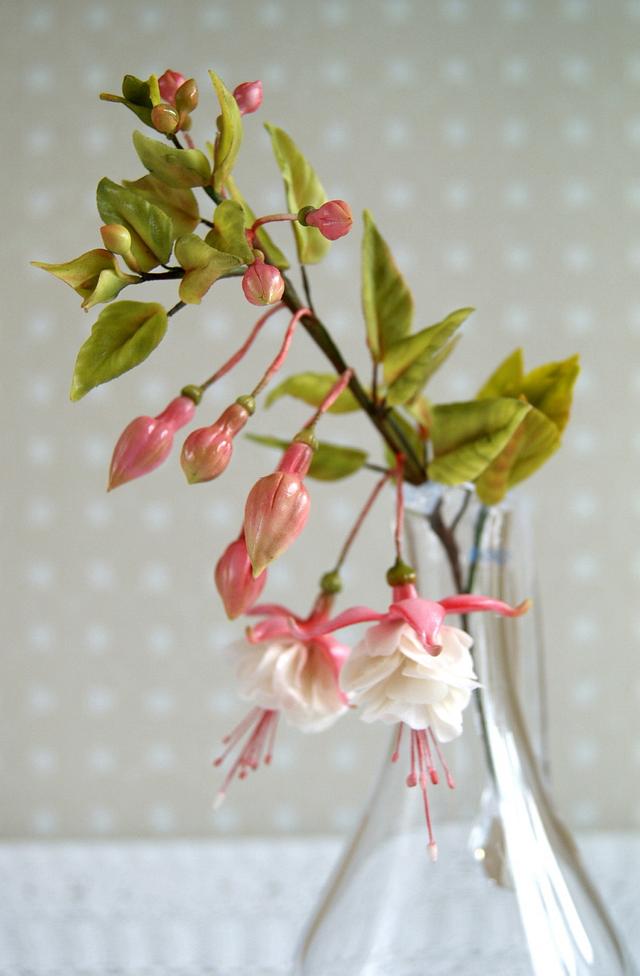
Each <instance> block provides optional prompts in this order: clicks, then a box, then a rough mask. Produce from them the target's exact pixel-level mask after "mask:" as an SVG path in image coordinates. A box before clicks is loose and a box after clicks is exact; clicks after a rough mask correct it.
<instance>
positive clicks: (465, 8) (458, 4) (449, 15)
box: [440, 0, 469, 21]
mask: <svg viewBox="0 0 640 976" xmlns="http://www.w3.org/2000/svg"><path fill="white" fill-rule="evenodd" d="M440 9H441V11H442V14H443V16H444V17H446V19H447V20H453V21H456V20H458V21H460V20H466V19H467V17H468V16H469V5H468V3H467V0H442V2H441V7H440Z"/></svg>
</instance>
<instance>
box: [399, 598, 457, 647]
mask: <svg viewBox="0 0 640 976" xmlns="http://www.w3.org/2000/svg"><path fill="white" fill-rule="evenodd" d="M445 614H446V610H445V608H444V607H443V606H442V604H441V603H435V602H434V601H432V600H423V599H422V598H421V597H419V596H415V597H410V598H408V599H405V600H399V601H397V602H396V603H392V604H391V606H390V607H389V615H388V619H389V620H394V619H395V620H403V621H404V622H405V623H407V624H409V626H410V627H412V628H413V630H415V632H416V634H417V635H418V637H419V638H420V640H421V641H422V643H423V644H424V646H425V648H426V649H427V650H428V651H429V653H430V654H433V655H434V656H435V655H437V654H439V653H440V650H441V646H440V644H438V631H439V630H440V625H441V624H442V621H443V620H444V618H445Z"/></svg>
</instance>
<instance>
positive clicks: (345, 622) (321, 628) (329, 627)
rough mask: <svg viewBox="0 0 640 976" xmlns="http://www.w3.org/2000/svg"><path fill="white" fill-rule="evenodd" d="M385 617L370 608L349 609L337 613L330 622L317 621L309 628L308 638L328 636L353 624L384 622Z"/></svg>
mask: <svg viewBox="0 0 640 976" xmlns="http://www.w3.org/2000/svg"><path fill="white" fill-rule="evenodd" d="M386 616H387V614H386V613H377V612H376V611H375V610H372V609H371V608H370V607H349V609H348V610H344V611H343V612H342V613H339V614H338V616H337V617H334V618H333V619H332V620H321V621H318V625H317V626H316V627H314V628H313V631H311V628H310V629H309V631H308V634H309V636H312V635H313V636H320V635H321V634H330V633H333V631H334V630H340V629H341V628H342V627H353V625H354V624H364V623H371V621H376V622H377V621H378V620H384V619H385V617H386Z"/></svg>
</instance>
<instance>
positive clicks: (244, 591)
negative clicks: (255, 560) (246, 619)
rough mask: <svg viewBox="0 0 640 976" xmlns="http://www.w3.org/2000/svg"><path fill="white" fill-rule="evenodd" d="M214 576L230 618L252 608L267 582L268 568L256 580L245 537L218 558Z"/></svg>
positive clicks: (232, 544) (233, 618) (234, 617)
mask: <svg viewBox="0 0 640 976" xmlns="http://www.w3.org/2000/svg"><path fill="white" fill-rule="evenodd" d="M214 579H215V583H216V587H217V589H218V593H219V594H220V596H221V597H222V602H223V603H224V609H225V611H226V613H227V616H228V617H229V619H230V620H235V619H236V617H239V616H240V615H241V614H243V613H246V612H247V610H250V609H251V607H252V606H253V604H254V603H255V602H256V600H257V599H258V598H259V597H260V594H261V593H262V591H263V589H264V585H265V583H266V582H267V572H266V570H265V571H264V572H262V573H260V575H259V576H258V577H257V578H256V579H254V577H253V572H252V570H251V560H250V559H249V553H248V552H247V546H246V543H245V541H244V536H241V538H240V539H236V541H235V542H232V543H231V545H230V546H227V548H226V549H225V551H224V552H223V554H222V555H221V556H220V559H219V560H218V564H217V566H216V568H215V573H214Z"/></svg>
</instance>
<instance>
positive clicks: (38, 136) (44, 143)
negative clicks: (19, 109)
mask: <svg viewBox="0 0 640 976" xmlns="http://www.w3.org/2000/svg"><path fill="white" fill-rule="evenodd" d="M24 139H25V142H26V144H27V150H28V152H29V153H30V154H32V155H33V156H42V155H43V153H45V152H48V151H49V150H50V149H51V146H52V144H53V132H52V130H51V129H48V128H45V127H44V126H34V128H33V129H30V130H29V131H28V132H26V133H25V135H24Z"/></svg>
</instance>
